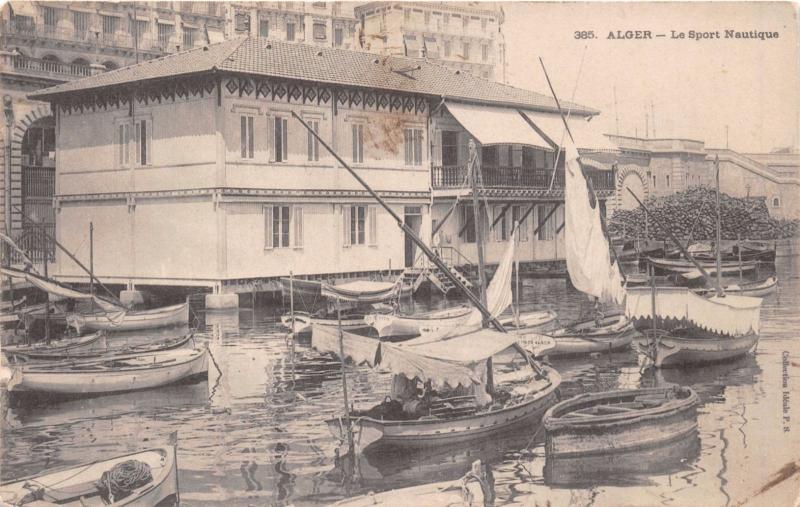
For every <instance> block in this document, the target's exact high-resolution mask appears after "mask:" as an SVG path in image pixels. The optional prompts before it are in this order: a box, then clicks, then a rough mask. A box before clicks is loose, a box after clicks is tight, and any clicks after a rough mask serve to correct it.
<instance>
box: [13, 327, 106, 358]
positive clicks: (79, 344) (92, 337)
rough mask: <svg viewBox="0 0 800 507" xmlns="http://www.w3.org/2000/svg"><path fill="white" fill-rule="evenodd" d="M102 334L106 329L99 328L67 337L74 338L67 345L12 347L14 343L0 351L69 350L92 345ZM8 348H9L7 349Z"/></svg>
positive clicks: (20, 352) (52, 351) (50, 351)
mask: <svg viewBox="0 0 800 507" xmlns="http://www.w3.org/2000/svg"><path fill="white" fill-rule="evenodd" d="M104 334H106V331H105V330H104V329H100V330H97V331H95V332H94V333H90V334H86V335H83V336H78V337H76V338H68V339H71V340H74V341H73V342H72V343H70V344H69V345H59V346H58V347H52V346H47V345H41V346H38V347H37V346H33V347H25V348H24V349H23V348H14V347H16V346H15V345H7V346H4V347H2V348H0V351H1V352H4V353H7V354H25V352H23V350H27V351H31V350H35V351H36V352H37V353H38V352H49V353H55V352H64V351H67V350H69V349H71V348H75V347H85V346H87V345H92V344H94V343H95V342H96V341H98V340H100V338H102V337H103V335H104ZM81 338H86V340H84V341H81ZM56 341H57V340H56ZM9 348H10V349H11V350H9Z"/></svg>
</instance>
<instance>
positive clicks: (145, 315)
mask: <svg viewBox="0 0 800 507" xmlns="http://www.w3.org/2000/svg"><path fill="white" fill-rule="evenodd" d="M187 322H189V302H188V301H187V302H185V303H181V304H178V305H172V306H163V307H161V308H153V309H150V310H124V309H121V310H118V311H101V312H95V313H73V314H70V315H67V324H69V325H70V326H71V327H73V328H75V330H76V331H77V332H78V333H81V332H82V331H83V330H84V329H88V330H92V331H99V330H109V331H137V330H142V329H156V328H159V327H168V326H177V325H183V324H186V323H187Z"/></svg>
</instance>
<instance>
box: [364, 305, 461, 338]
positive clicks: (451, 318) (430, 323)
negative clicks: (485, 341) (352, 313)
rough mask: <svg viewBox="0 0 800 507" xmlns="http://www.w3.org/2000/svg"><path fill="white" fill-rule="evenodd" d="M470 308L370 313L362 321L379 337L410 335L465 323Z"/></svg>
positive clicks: (432, 331) (442, 329)
mask: <svg viewBox="0 0 800 507" xmlns="http://www.w3.org/2000/svg"><path fill="white" fill-rule="evenodd" d="M471 313H472V309H471V308H468V307H465V306H459V307H456V308H447V309H444V310H435V311H432V312H427V313H420V314H414V315H401V314H372V315H367V316H366V317H365V318H364V322H366V323H367V324H368V325H370V326H372V327H373V328H375V330H376V331H378V336H379V337H380V338H386V337H390V336H391V337H412V336H419V335H421V334H424V333H435V332H437V331H445V330H448V329H454V328H457V327H459V326H461V325H463V324H465V323H466V321H467V319H468V318H469V316H470V314H471Z"/></svg>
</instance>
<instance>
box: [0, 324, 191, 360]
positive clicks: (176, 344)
mask: <svg viewBox="0 0 800 507" xmlns="http://www.w3.org/2000/svg"><path fill="white" fill-rule="evenodd" d="M98 332H100V333H102V332H103V331H98ZM193 338H194V333H188V334H185V335H183V336H182V337H180V338H178V339H176V340H173V341H165V342H160V343H158V342H157V343H152V344H141V345H132V346H129V347H125V348H120V349H116V350H115V349H103V350H97V351H92V350H89V351H87V352H85V353H84V355H77V354H76V355H69V354H66V355H63V356H60V357H59V356H55V355H53V354H42V353H40V352H35V353H22V352H13V353H12V354H13V355H15V356H23V357H26V358H28V359H31V360H34V361H46V360H48V359H50V358H52V357H57V359H54V360H53V362H56V361H57V362H65V361H80V360H86V361H89V362H94V361H99V360H101V359H108V360H111V359H115V360H116V359H126V358H129V357H131V356H137V355H146V354H155V353H158V352H165V351H169V350H178V349H181V348H182V347H183V346H184V345H186V344H187V343H189V341H190V340H192V339H193ZM157 345H161V346H162V347H161V348H154V349H141V350H136V347H147V346H157ZM88 354H97V356H96V357H91V356H90V355H88ZM36 364H37V365H39V366H43V365H44V363H36Z"/></svg>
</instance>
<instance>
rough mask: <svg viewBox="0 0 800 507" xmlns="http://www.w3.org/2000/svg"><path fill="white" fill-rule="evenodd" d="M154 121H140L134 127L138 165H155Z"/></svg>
mask: <svg viewBox="0 0 800 507" xmlns="http://www.w3.org/2000/svg"><path fill="white" fill-rule="evenodd" d="M152 130H153V122H152V120H138V121H137V122H136V123H135V124H134V127H133V141H134V145H135V149H136V165H150V164H152V163H153V154H152V150H151V149H150V148H151V144H152Z"/></svg>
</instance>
